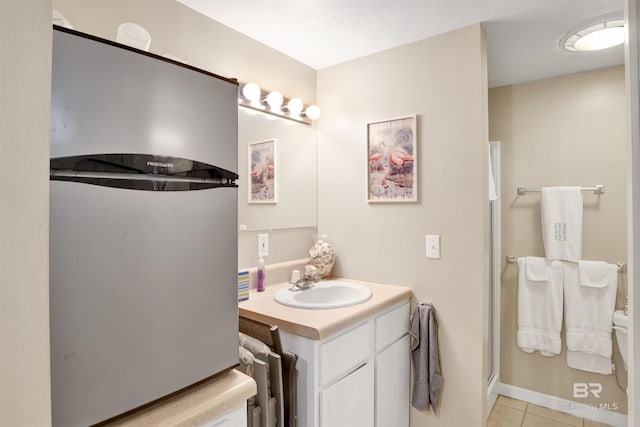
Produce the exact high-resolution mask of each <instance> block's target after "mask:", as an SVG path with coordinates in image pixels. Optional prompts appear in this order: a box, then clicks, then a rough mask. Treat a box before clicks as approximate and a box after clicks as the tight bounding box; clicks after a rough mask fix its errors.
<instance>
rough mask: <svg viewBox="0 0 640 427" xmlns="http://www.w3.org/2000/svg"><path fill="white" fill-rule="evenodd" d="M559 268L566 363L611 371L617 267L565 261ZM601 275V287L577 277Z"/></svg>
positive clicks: (603, 372) (587, 369) (585, 368)
mask: <svg viewBox="0 0 640 427" xmlns="http://www.w3.org/2000/svg"><path fill="white" fill-rule="evenodd" d="M585 266H586V267H585ZM563 270H564V297H565V311H566V317H565V325H566V336H567V365H569V367H571V368H575V369H581V370H584V371H589V372H597V373H599V374H603V375H608V374H611V373H612V371H611V351H612V348H613V347H612V340H611V330H612V324H611V317H612V316H613V310H614V308H615V303H616V293H617V291H618V266H617V265H615V264H607V263H604V262H592V263H589V262H585V261H583V262H581V263H579V264H578V263H572V262H565V263H564V268H563ZM580 270H585V271H586V270H588V271H589V274H586V275H582V274H581V272H580ZM603 275H604V276H605V277H606V284H605V286H602V287H598V286H593V285H591V284H588V283H589V282H587V283H581V276H585V277H589V276H595V277H596V278H600V277H601V276H603ZM588 280H592V279H591V278H589V279H588Z"/></svg>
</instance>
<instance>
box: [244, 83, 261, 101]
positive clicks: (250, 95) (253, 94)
mask: <svg viewBox="0 0 640 427" xmlns="http://www.w3.org/2000/svg"><path fill="white" fill-rule="evenodd" d="M260 92H261V91H260V86H258V85H257V84H256V83H247V84H246V85H244V87H243V88H242V95H243V96H244V97H245V98H247V99H248V100H249V101H259V100H260Z"/></svg>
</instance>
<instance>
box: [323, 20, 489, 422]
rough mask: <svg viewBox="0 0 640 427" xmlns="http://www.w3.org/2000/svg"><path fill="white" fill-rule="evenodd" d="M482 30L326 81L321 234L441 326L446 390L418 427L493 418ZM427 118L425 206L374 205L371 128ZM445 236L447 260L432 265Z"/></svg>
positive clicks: (346, 264)
mask: <svg viewBox="0 0 640 427" xmlns="http://www.w3.org/2000/svg"><path fill="white" fill-rule="evenodd" d="M484 58H485V48H484V32H483V29H482V27H481V26H480V25H472V26H470V27H467V28H464V29H461V30H457V31H454V32H451V33H447V34H444V35H441V36H437V37H434V38H430V39H427V40H423V41H419V42H416V43H412V44H409V45H405V46H401V47H399V48H395V49H391V50H388V51H385V52H382V53H378V54H375V55H371V56H368V57H365V58H361V59H358V60H354V61H350V62H347V63H344V64H341V65H337V66H334V67H331V68H328V69H324V70H320V71H319V72H318V102H319V105H321V107H322V109H323V113H322V114H323V115H322V116H321V118H320V122H319V126H318V128H319V167H318V170H319V180H318V185H319V196H318V197H319V203H318V206H319V212H318V216H319V220H318V225H319V231H320V233H326V234H328V235H329V237H330V239H331V240H332V241H333V242H334V244H335V247H336V250H337V263H336V273H337V274H339V275H341V276H345V277H349V278H357V279H362V280H371V281H375V282H381V283H389V284H396V285H404V286H410V287H412V288H413V289H414V293H415V296H416V298H417V299H418V300H420V299H423V298H430V299H432V300H433V303H434V305H435V307H436V310H437V313H438V318H439V328H440V329H439V341H440V356H441V362H442V371H443V374H444V378H445V380H444V387H443V389H442V396H441V406H440V410H439V412H438V415H437V416H434V415H433V413H432V412H428V413H425V412H418V411H415V410H412V412H411V424H412V425H413V426H419V425H429V426H434V427H437V426H481V425H483V420H484V416H485V401H486V400H485V386H486V370H485V363H484V361H485V355H486V351H485V350H486V344H485V340H486V334H485V332H486V329H487V328H486V312H485V308H486V302H487V301H486V300H487V298H486V295H487V280H486V278H485V277H486V273H487V260H486V256H487V253H488V251H487V241H486V237H485V221H486V217H487V210H488V202H487V150H488V149H487V145H486V141H487V135H486V129H487V122H486V105H487V99H486V93H487V80H486V65H485V62H484ZM413 114H415V115H417V116H418V153H419V158H418V161H417V164H418V167H419V173H418V175H419V176H418V177H419V186H418V187H419V201H418V203H399V204H384V203H383V204H369V203H367V194H366V192H367V184H366V173H367V148H366V144H367V133H366V124H367V123H368V122H373V121H379V120H384V119H389V118H397V117H402V116H405V115H413ZM426 234H439V235H441V236H442V237H441V239H442V240H441V245H442V259H440V260H432V259H426V258H425V235H426Z"/></svg>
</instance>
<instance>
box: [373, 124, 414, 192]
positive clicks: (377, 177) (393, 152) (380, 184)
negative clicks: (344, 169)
mask: <svg viewBox="0 0 640 427" xmlns="http://www.w3.org/2000/svg"><path fill="white" fill-rule="evenodd" d="M416 141H417V135H416V116H409V117H402V118H398V119H392V120H385V121H381V122H374V123H369V124H367V152H368V156H367V162H368V166H367V188H368V201H369V202H417V201H418V188H417V184H418V180H417V177H418V169H417V166H418V165H417V163H416V161H417V158H418V157H417V148H418V147H417V142H416Z"/></svg>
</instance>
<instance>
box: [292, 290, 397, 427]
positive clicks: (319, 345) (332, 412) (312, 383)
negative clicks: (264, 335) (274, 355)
mask: <svg viewBox="0 0 640 427" xmlns="http://www.w3.org/2000/svg"><path fill="white" fill-rule="evenodd" d="M330 315H331V312H330V311H327V316H330ZM408 326H409V300H408V299H407V300H403V301H402V302H400V303H398V304H396V305H394V306H392V307H389V308H386V309H383V310H381V311H380V312H378V313H375V314H373V315H372V316H370V317H367V318H365V319H363V320H360V321H358V322H356V323H354V324H352V325H349V326H347V327H345V328H344V329H343V330H340V331H338V332H336V333H334V334H332V335H331V336H329V337H327V338H324V339H320V340H312V339H309V338H305V337H301V336H298V335H295V334H292V333H289V332H286V331H281V338H282V344H283V348H284V349H285V350H288V351H291V352H294V353H296V354H298V356H299V359H298V365H297V367H298V402H297V404H298V426H300V427H341V426H344V427H358V426H362V427H371V426H375V427H403V426H408V425H409V337H408Z"/></svg>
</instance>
